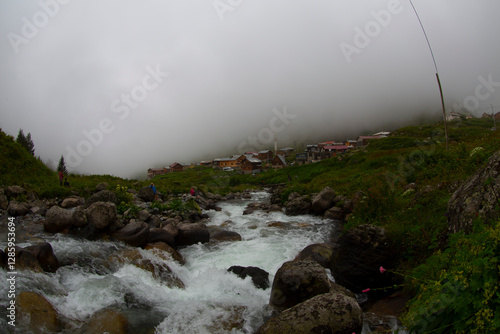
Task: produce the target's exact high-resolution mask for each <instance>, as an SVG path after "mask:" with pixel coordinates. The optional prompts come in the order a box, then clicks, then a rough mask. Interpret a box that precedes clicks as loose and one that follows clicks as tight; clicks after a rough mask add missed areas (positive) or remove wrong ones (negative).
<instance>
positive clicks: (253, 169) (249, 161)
mask: <svg viewBox="0 0 500 334" xmlns="http://www.w3.org/2000/svg"><path fill="white" fill-rule="evenodd" d="M240 166H241V170H242V171H243V173H245V174H255V173H260V172H261V171H262V161H260V159H257V158H245V160H243V161H242V162H241V165H240Z"/></svg>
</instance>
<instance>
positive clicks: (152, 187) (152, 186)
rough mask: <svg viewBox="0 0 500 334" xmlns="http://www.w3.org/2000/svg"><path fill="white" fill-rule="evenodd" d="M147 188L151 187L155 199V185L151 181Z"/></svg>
mask: <svg viewBox="0 0 500 334" xmlns="http://www.w3.org/2000/svg"><path fill="white" fill-rule="evenodd" d="M149 188H151V189H153V193H154V194H155V199H156V187H155V185H154V183H153V182H151V184H150V185H149Z"/></svg>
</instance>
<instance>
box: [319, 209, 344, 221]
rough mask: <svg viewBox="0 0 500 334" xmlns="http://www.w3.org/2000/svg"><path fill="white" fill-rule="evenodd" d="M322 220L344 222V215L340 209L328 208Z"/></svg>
mask: <svg viewBox="0 0 500 334" xmlns="http://www.w3.org/2000/svg"><path fill="white" fill-rule="evenodd" d="M323 218H325V219H332V220H344V219H345V213H344V211H343V210H342V209H341V208H339V207H336V206H334V207H333V208H330V209H328V210H327V211H326V212H325V214H324V216H323Z"/></svg>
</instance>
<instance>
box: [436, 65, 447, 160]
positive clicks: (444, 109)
mask: <svg viewBox="0 0 500 334" xmlns="http://www.w3.org/2000/svg"><path fill="white" fill-rule="evenodd" d="M436 79H437V81H438V86H439V94H440V95H441V106H442V107H443V122H444V135H445V137H446V152H448V126H447V124H446V108H445V107H444V98H443V89H442V88H441V80H439V74H438V73H437V72H436Z"/></svg>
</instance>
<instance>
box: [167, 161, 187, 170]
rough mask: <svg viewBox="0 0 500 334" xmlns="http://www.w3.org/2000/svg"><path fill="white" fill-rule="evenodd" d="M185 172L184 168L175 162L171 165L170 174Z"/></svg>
mask: <svg viewBox="0 0 500 334" xmlns="http://www.w3.org/2000/svg"><path fill="white" fill-rule="evenodd" d="M182 171H184V166H182V165H181V164H180V163H178V162H174V163H173V164H171V165H170V172H182Z"/></svg>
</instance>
